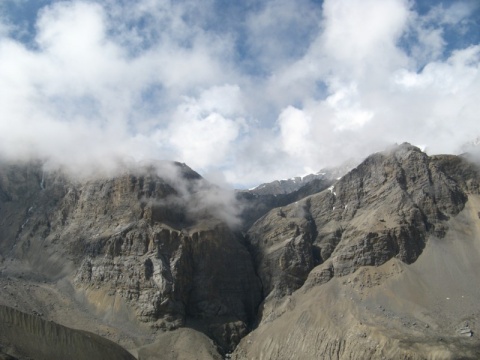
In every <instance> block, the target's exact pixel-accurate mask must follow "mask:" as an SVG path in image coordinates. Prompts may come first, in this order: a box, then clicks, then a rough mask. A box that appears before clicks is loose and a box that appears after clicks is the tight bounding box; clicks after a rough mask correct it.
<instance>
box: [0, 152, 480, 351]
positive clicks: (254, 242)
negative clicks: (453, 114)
mask: <svg viewBox="0 0 480 360" xmlns="http://www.w3.org/2000/svg"><path fill="white" fill-rule="evenodd" d="M479 195H480V175H479V168H478V165H476V164H474V163H472V162H471V161H469V160H468V159H466V158H462V157H457V156H450V155H442V156H431V157H430V156H428V155H426V154H425V153H423V152H421V151H420V150H419V149H418V148H416V147H414V146H411V145H409V144H402V145H400V146H397V147H394V148H392V149H390V150H387V151H385V152H383V153H377V154H373V155H371V156H370V157H368V158H367V159H366V160H365V161H364V162H362V163H361V164H360V165H358V166H357V167H356V168H355V169H353V170H351V171H350V172H348V173H347V174H346V175H345V176H343V177H342V178H341V179H339V180H338V181H337V180H329V181H324V180H322V179H314V180H312V181H310V182H309V183H308V184H306V185H305V186H303V187H301V188H299V189H296V190H295V191H293V192H290V193H288V194H277V195H276V196H275V194H254V193H241V194H239V193H237V194H236V198H234V197H233V195H232V194H225V193H222V191H221V190H220V189H218V188H217V187H215V186H213V185H211V184H208V183H207V182H206V181H205V180H203V179H202V178H201V177H200V175H198V174H197V173H195V172H194V171H192V170H191V169H190V168H188V167H187V166H186V165H184V164H178V163H160V164H156V165H155V166H144V167H142V168H137V169H130V170H128V171H126V172H125V173H124V174H122V175H121V176H118V177H115V178H111V179H91V180H88V181H74V180H72V179H70V178H69V177H68V176H66V175H65V174H63V173H62V172H60V171H57V172H44V171H43V169H42V166H41V164H40V163H34V164H28V166H27V165H24V166H19V165H8V166H7V165H3V166H1V167H0V213H1V214H2V219H1V220H0V256H1V257H0V271H1V273H0V280H1V281H3V284H4V285H3V286H4V288H5V289H9V291H8V293H5V292H4V293H2V294H0V304H3V305H7V306H13V307H15V306H17V307H18V308H19V309H20V310H23V311H27V312H32V311H33V310H35V311H36V312H37V313H39V312H40V311H39V310H38V309H42V311H41V313H42V316H43V317H45V318H46V319H49V320H54V321H57V322H59V323H61V324H63V325H67V326H73V327H79V326H80V328H84V329H85V330H90V331H93V332H97V333H100V334H101V335H104V336H107V337H109V338H110V339H111V340H114V341H115V342H117V343H119V344H120V345H122V346H124V347H127V348H128V349H130V351H131V352H132V353H133V354H134V355H135V356H137V357H138V358H139V359H141V358H155V356H157V357H158V358H182V357H181V356H185V358H188V356H187V355H186V354H191V352H190V351H191V348H190V347H189V346H190V345H188V344H189V340H188V339H195V341H193V340H192V344H193V343H195V344H196V345H195V346H197V347H198V348H202V349H205V351H204V354H205V355H202V356H204V357H202V358H205V359H212V358H217V355H218V354H219V353H220V354H223V355H225V354H228V353H231V352H233V351H234V353H233V355H232V356H233V357H236V358H237V359H244V358H259V359H261V358H265V359H267V358H278V359H287V358H288V359H289V358H294V357H295V356H297V358H298V354H302V356H301V358H304V359H310V358H312V359H314V358H318V357H330V358H336V359H347V358H357V359H366V358H379V359H380V358H382V356H383V357H385V356H386V354H387V352H386V351H387V349H388V348H391V349H396V350H395V351H394V350H392V351H393V352H392V353H391V354H395V357H396V358H405V359H407V358H409V359H410V358H411V359H416V358H419V359H420V358H423V356H424V357H429V356H430V355H428V354H434V353H435V352H436V351H437V350H438V349H440V348H441V349H443V350H441V352H442V354H443V355H442V356H443V357H441V356H440V357H439V358H445V359H449V358H455V357H454V355H453V354H455V352H452V351H453V350H452V349H456V350H455V351H457V353H459V354H460V353H461V354H463V355H462V356H464V357H465V358H469V357H470V358H475V356H476V354H477V355H478V353H475V350H472V349H475V347H476V346H478V344H479V342H478V340H477V339H476V337H475V336H472V339H471V340H472V341H471V342H470V343H467V344H466V345H465V346H463V347H462V346H461V344H462V341H464V340H462V339H463V338H461V339H458V341H457V338H452V339H450V340H451V342H449V344H450V345H449V346H450V350H448V349H449V347H448V346H447V347H446V348H445V347H444V346H443V345H442V346H441V344H440V345H439V344H437V345H435V342H434V341H433V342H432V341H430V340H428V339H430V338H431V337H432V336H433V337H435V336H437V335H435V334H441V333H442V331H444V329H443V328H442V326H443V325H442V326H440V325H438V324H440V322H439V323H438V324H437V323H435V321H437V320H436V319H434V320H432V319H433V318H434V317H435V316H436V315H435V314H437V313H432V314H431V315H429V316H430V317H431V318H432V319H430V320H429V321H425V319H424V318H422V317H419V315H418V314H417V315H416V312H415V311H416V310H405V309H408V306H407V305H406V304H407V303H405V304H404V303H402V304H403V305H401V306H400V307H399V308H392V310H391V312H392V314H393V315H392V316H400V315H399V314H400V313H401V312H402V311H403V312H405V314H406V315H402V316H404V318H405V319H407V318H408V319H413V320H409V321H411V323H412V324H413V322H415V323H420V322H422V323H425V324H427V325H429V326H431V327H429V328H424V330H422V331H421V330H420V329H416V330H415V329H411V330H409V331H405V329H404V328H397V325H396V320H395V321H394V320H392V319H391V318H389V317H388V316H386V315H389V314H385V313H383V312H380V313H378V311H373V310H369V311H367V312H366V313H368V314H369V315H370V316H371V319H370V318H368V319H366V318H364V319H363V320H361V321H357V322H356V319H357V320H358V316H359V315H358V314H359V313H362V311H361V310H360V309H361V306H367V307H369V308H370V307H371V306H372V305H371V304H373V303H375V304H377V303H378V304H380V303H381V305H378V306H382V307H383V308H387V307H388V306H387V305H391V303H392V302H393V303H396V302H398V301H397V300H390V302H387V303H385V299H390V298H389V295H388V294H390V292H392V291H394V290H388V289H387V288H388V286H390V285H389V284H390V283H389V282H393V281H399V282H400V283H402V281H404V282H405V281H406V280H403V279H404V277H405V276H406V275H405V274H409V273H410V272H411V271H412V270H411V269H414V268H415V266H417V265H416V264H420V265H418V266H419V267H421V266H422V265H421V263H422V261H423V262H428V261H430V260H428V259H430V257H431V256H432V255H429V254H430V253H435V251H433V250H432V251H430V250H429V247H430V246H433V245H431V244H433V243H435V242H436V241H437V240H438V241H440V242H441V241H444V240H448V239H450V238H452V237H455V236H456V234H457V233H459V231H464V228H468V227H469V226H474V225H472V224H475V221H478V216H477V218H476V219H473V218H472V216H470V215H469V216H467V215H463V214H465V212H466V211H467V210H466V209H467V208H468V209H470V210H468V211H470V212H469V214H470V213H471V214H475V211H477V212H479V213H480V209H478V208H476V204H477V203H476V200H475V199H476V197H477V196H479ZM475 215H476V214H475ZM457 219H463V220H462V221H463V222H464V223H465V224H464V227H462V226H460V225H459V223H458V221H460V220H457ZM239 220H243V225H241V224H240V223H239ZM475 226H476V225H475ZM474 229H475V227H473V228H472V230H469V231H470V237H471V239H472V240H471V241H472V244H473V245H471V246H474V249H476V247H475V246H476V245H474V244H476V243H477V242H478V241H480V239H479V238H477V235H476V234H477V233H476V232H475V230H474ZM431 239H437V240H435V241H433V240H431ZM432 241H433V242H432ZM449 241H450V243H452V244H455V241H457V240H449ZM457 242H458V241H457ZM465 246H467V245H465ZM468 246H470V245H468ZM425 251H426V252H427V255H423V253H424V252H425ZM470 253H471V254H475V251H471V252H470ZM472 256H473V255H472ZM422 259H423V260H422ZM472 259H475V257H474V258H472ZM472 259H470V258H469V261H468V262H466V263H465V264H464V265H459V264H458V263H448V264H446V265H445V268H450V267H453V268H455V269H459V268H461V267H462V266H465V269H464V270H465V272H466V275H465V276H466V277H468V278H469V279H470V277H471V276H470V273H471V272H472V269H474V268H475V266H474V265H472V264H471V263H474V262H475V261H474V260H472ZM420 260H421V261H420ZM427 260H428V261H427ZM432 261H433V260H432ZM409 264H412V265H409ZM470 265H471V266H470ZM389 266H390V267H389ZM412 266H413V267H412ZM386 267H387V268H386ZM452 271H453V270H452ZM425 274H428V271H425ZM425 276H427V275H425ZM432 276H433V275H432ZM347 278H348V279H349V281H352V279H353V282H352V283H351V282H348V283H345V281H346V280H345V279H347ZM7 279H8V280H7ZM435 279H436V278H435ZM435 281H437V280H435ZM471 281H472V282H475V281H476V280H475V279H471ZM342 284H348V286H346V287H345V285H342ZM402 284H403V283H402ZM0 285H2V284H0ZM437 285H438V284H436V283H433V280H432V284H428V285H424V286H437ZM402 286H404V287H405V289H407V290H406V291H407V292H409V291H410V292H415V291H417V290H415V289H417V287H418V286H419V285H418V284H416V283H415V284H410V283H408V284H407V285H405V284H404V285H402ZM26 289H29V291H28V292H26ZM408 289H410V290H408ZM462 289H463V288H462ZM389 291H390V292H389ZM462 291H463V290H462ZM465 291H466V290H465ZM468 291H470V292H471V290H468ZM468 291H466V292H468ZM360 293H362V294H363V295H361V296H360V295H359V294H360ZM27 294H28V300H27ZM333 294H344V296H348V298H351V301H346V302H344V301H343V300H340V299H337V301H335V300H333V299H335V296H334V295H333ZM372 294H373V295H372ZM332 296H333V297H332ZM372 297H374V298H372ZM371 298H372V299H373V300H372V299H371ZM424 298H425V299H429V297H428V296H424ZM52 299H56V300H55V304H63V305H61V306H60V305H55V306H53V307H49V306H47V302H48V301H51V300H52ZM342 299H343V298H342ZM368 299H370V300H368ZM379 299H380V300H379ZM422 299H423V298H422ZM47 300H48V301H47ZM408 301H409V302H408V304H411V303H414V302H415V301H416V300H415V301H413V300H412V299H410V300H408ZM422 301H423V300H422ZM432 301H433V300H432ZM367 303H368V304H367ZM369 304H370V305H369ZM427 305H428V304H427ZM427 305H425V306H427ZM339 306H343V307H344V308H343V310H340V308H339ZM409 306H410V305H409ZM422 306H423V304H422ZM435 306H437V305H435ZM438 306H440V305H438ZM66 308H68V309H70V310H69V311H70V313H71V314H72V315H71V316H70V318H69V319H66V318H65V312H64V310H62V309H66ZM315 308H318V309H321V313H317V312H316V311H315V310H314V309H315ZM400 308H401V309H402V310H401V311H400V310H399V309H400ZM467 308H468V307H467ZM438 309H440V310H441V309H442V307H441V306H440V307H439V308H438ZM440 310H438V311H440ZM457 310H458V309H455V311H457ZM339 311H340V312H341V313H342V314H343V315H342V318H339V317H338V316H339V315H335V314H338V312H339ZM372 311H373V312H372ZM452 311H453V310H452ZM458 313H459V314H461V313H462V312H461V311H460V310H458ZM320 314H323V315H320ZM343 316H344V317H345V318H344V317H343ZM477 316H478V314H474V315H471V314H470V315H469V316H468V320H465V321H468V322H469V325H468V326H469V329H470V331H471V334H475V332H476V328H475V325H474V324H476V319H477ZM86 319H91V320H89V321H87V320H86ZM308 319H310V320H308ZM347 319H350V320H351V321H352V324H356V325H355V326H352V327H351V329H350V327H349V326H348V324H349V323H348V321H347ZM372 319H377V320H376V322H374V323H372V322H371V320H372ZM402 319H403V318H402ZM405 321H406V320H405ZM438 321H439V320H438ZM292 323H293V324H298V326H296V325H295V326H293V328H292V329H296V331H298V332H297V333H294V334H293V335H292V337H291V339H292V340H291V341H292V343H291V344H290V346H289V347H288V345H287V344H288V341H286V338H285V337H284V336H286V334H287V333H285V331H286V329H288V324H292ZM359 323H361V324H360V325H358V324H359ZM366 323H369V326H366V325H365V324H366ZM384 323H385V324H387V325H388V326H387V325H385V326H387V327H388V331H387V332H385V334H387V335H381V336H380V335H375V334H377V331H380V330H379V329H380V324H384ZM342 324H343V325H342ZM362 324H363V325H362ZM389 324H393V325H389ZM435 324H437V325H435ZM377 325H378V326H377ZM312 326H314V327H315V329H317V327H318V326H321V327H320V328H323V330H321V331H320V332H319V330H314V331H313V329H314V328H312ZM344 326H345V327H346V328H345V329H350V330H348V331H347V332H346V333H348V334H350V332H349V331H353V329H355V331H357V330H358V331H360V332H361V334H362V336H360V337H358V336H356V335H355V336H354V338H349V337H345V336H344V335H345V334H343V333H342V332H343V331H344V330H342V329H343V328H344ZM382 326H383V325H382ZM412 326H413V325H412ZM414 327H415V326H414ZM104 328H108V331H107V332H105V333H102V332H101V330H100V329H104ZM320 328H319V329H320ZM464 328H465V327H464ZM308 329H311V330H312V331H313V333H315V334H316V336H317V337H318V338H317V340H314V339H310V340H308V341H310V342H306V341H307V340H306V339H309V337H308V336H306V334H305V333H304V332H305V331H308ZM326 329H328V331H327V330H326ZM359 329H360V330H359ZM425 329H427V330H425ZM252 331H253V332H252ZM198 333H203V334H204V335H201V336H200V335H197V334H198ZM413 333H415V334H416V335H415V337H413V338H412V337H411V336H412V334H413ZM302 334H303V335H302ZM363 334H365V336H363ZM382 334H383V333H382ZM205 335H206V336H207V337H205ZM252 336H253V337H252ZM349 336H350V335H349ZM352 336H353V335H352ZM379 336H380V337H379ZM438 336H439V335H438ZM208 338H210V339H212V340H213V341H214V344H215V345H213V343H210V342H209V341H211V340H208ZM253 339H254V340H253ZM374 340H375V341H374ZM407 340H408V341H407ZM450 340H449V341H450ZM405 341H407V342H412V341H413V343H414V344H416V345H415V346H414V347H413V348H412V349H409V348H404V345H402V344H404V342H405ZM239 342H240V345H238V346H237V344H238V343H239ZM373 342H375V344H376V345H375V346H377V348H375V349H376V350H375V351H371V349H370V348H371V346H372V345H371V344H373ZM175 344H182V345H181V346H180V345H175ZM315 344H316V345H315ZM422 344H423V345H422ZM164 346H168V347H171V348H172V352H173V353H168V354H165V353H161V351H160V353H158V352H159V349H161V348H162V347H164ZM285 346H287V347H285ZM309 346H313V347H314V349H309V350H308V351H307V350H306V347H307V348H308V347H309ZM459 346H460V348H459ZM472 346H473V347H472ZM426 349H427V350H426ZM428 349H430V350H428ZM445 349H446V350H445ZM458 349H460V350H458ZM462 349H463V350H462ZM429 351H430V352H429ZM438 351H440V350H438ZM458 351H460V352H458ZM472 351H473V352H472ZM142 354H143V355H142ZM182 354H183V355H182ZM215 354H217V355H215ZM295 354H296V355H295ZM472 354H473V355H472ZM11 355H15V354H11ZM327 355H328V356H327ZM387 355H388V354H387ZM229 356H230V355H229ZM472 356H473V357H472Z"/></svg>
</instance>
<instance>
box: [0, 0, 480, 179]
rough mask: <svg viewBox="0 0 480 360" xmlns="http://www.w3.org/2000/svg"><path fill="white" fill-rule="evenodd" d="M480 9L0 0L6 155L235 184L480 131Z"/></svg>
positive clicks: (345, 2)
mask: <svg viewBox="0 0 480 360" xmlns="http://www.w3.org/2000/svg"><path fill="white" fill-rule="evenodd" d="M479 30H480V2H478V1H476V0H466V1H461V0H459V1H451V0H450V1H433V0H430V1H425V0H418V1H408V0H362V1H357V0H325V1H313V0H296V1H293V0H271V1H253V0H246V1H226V0H222V1H219V0H218V1H214V0H204V1H191V0H183V1H169V0H157V1H154V0H137V1H134V2H133V1H126V0H117V1H114V0H97V1H93V0H91V1H79V0H74V1H48V0H36V1H31V0H3V1H2V2H1V3H0V108H1V109H2V115H1V118H0V156H1V157H3V158H5V159H10V160H18V159H28V158H31V157H41V158H43V159H46V160H47V163H48V164H49V166H51V167H56V166H66V167H70V168H72V169H77V170H78V171H88V170H91V169H95V168H105V169H112V171H113V170H114V169H115V168H116V166H117V164H118V162H119V160H125V159H126V160H127V161H144V160H149V159H170V160H178V161H181V162H185V163H187V164H188V165H190V166H191V167H192V168H194V169H195V170H197V171H199V172H200V173H202V174H203V175H205V176H206V177H208V178H210V179H212V180H214V181H217V182H226V183H229V184H233V185H235V186H252V185H256V184H258V183H261V182H265V181H270V180H273V179H277V178H286V177H290V176H295V175H302V174H306V173H309V172H315V171H318V170H319V169H320V168H321V167H324V166H331V165H335V164H338V163H340V162H342V161H344V160H347V159H349V158H351V157H363V156H366V155H368V154H369V153H371V152H373V151H378V150H381V149H383V148H384V147H386V146H389V145H390V144H392V143H395V142H404V141H409V142H412V143H414V144H416V145H419V146H424V147H425V148H426V149H427V151H428V152H429V153H432V154H433V153H441V152H448V153H458V152H460V151H462V145H463V144H465V143H466V142H468V141H471V140H474V139H475V138H476V137H478V136H479V135H480V134H479V130H478V129H479V128H478V125H477V123H478V114H479V113H480V107H479V101H478V94H479V93H480V75H479V66H480V31H479Z"/></svg>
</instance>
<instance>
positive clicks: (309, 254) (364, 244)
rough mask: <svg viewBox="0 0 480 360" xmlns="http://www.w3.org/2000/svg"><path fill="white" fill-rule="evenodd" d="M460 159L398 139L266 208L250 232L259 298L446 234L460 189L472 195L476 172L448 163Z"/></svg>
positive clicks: (461, 198) (418, 248)
mask: <svg viewBox="0 0 480 360" xmlns="http://www.w3.org/2000/svg"><path fill="white" fill-rule="evenodd" d="M459 163H461V160H460V159H458V158H456V157H455V158H453V157H450V158H449V157H441V156H440V157H433V158H430V157H428V156H427V155H426V154H424V153H422V152H421V151H420V150H419V149H418V148H415V147H413V146H410V145H407V144H404V145H402V146H400V147H398V148H395V149H393V150H391V151H389V152H386V153H378V154H374V155H372V156H370V157H369V158H367V159H366V160H365V161H364V162H363V163H362V164H360V165H359V166H358V167H357V168H355V169H353V170H352V171H351V172H349V173H348V174H347V175H345V176H344V177H343V178H341V179H340V180H339V181H338V182H336V183H335V184H334V185H332V186H331V187H330V188H329V189H328V190H326V191H323V192H321V193H319V194H316V195H312V196H309V197H306V198H304V199H302V200H300V201H297V202H295V203H293V204H290V205H288V206H285V207H281V208H279V209H276V210H273V211H271V212H269V213H268V214H267V215H266V216H264V217H263V218H261V219H260V220H259V221H257V222H256V223H255V224H254V225H253V226H252V228H251V229H250V230H249V232H248V236H249V242H250V244H251V246H252V248H253V249H254V254H255V262H256V266H257V268H258V272H259V274H260V277H261V278H262V282H263V284H264V290H265V295H267V296H268V295H270V294H271V295H272V296H276V297H279V296H280V297H281V296H284V295H288V294H290V293H292V292H293V291H294V290H296V289H298V288H299V287H300V286H302V285H303V283H304V282H305V281H306V280H307V277H308V282H309V284H310V285H313V284H322V283H324V282H327V281H328V280H330V279H331V278H332V277H333V276H336V275H337V276H344V275H347V274H349V273H352V272H354V271H355V270H357V269H358V268H359V267H361V266H367V265H370V266H379V265H381V264H383V263H385V262H386V261H388V260H389V259H391V258H392V257H396V258H398V259H400V260H402V261H403V262H405V263H407V264H408V263H412V262H414V261H415V260H416V259H417V258H418V256H419V255H420V254H421V253H422V250H423V248H424V247H425V242H426V239H427V236H428V235H429V234H435V235H437V236H439V237H443V236H444V235H445V232H446V231H447V228H446V225H445V221H446V220H448V219H449V218H450V217H451V216H455V215H456V214H458V213H459V212H460V211H461V210H462V209H463V207H464V205H465V202H466V201H467V195H466V193H465V191H474V192H478V174H477V173H476V170H469V171H470V172H469V173H468V176H467V178H466V179H464V180H462V182H460V183H459V182H458V181H455V179H454V178H455V177H456V176H457V177H458V174H455V171H454V169H453V168H449V166H450V167H455V166H459ZM463 166H464V167H466V168H468V165H465V164H464V165H463ZM471 169H473V167H472V168H471ZM463 174H465V172H463ZM462 176H463V175H462ZM314 267H315V270H314V271H313V272H312V273H311V271H312V269H313V268H314Z"/></svg>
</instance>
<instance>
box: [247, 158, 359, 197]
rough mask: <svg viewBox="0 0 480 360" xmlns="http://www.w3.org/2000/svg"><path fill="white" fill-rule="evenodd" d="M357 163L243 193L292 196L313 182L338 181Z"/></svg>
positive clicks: (270, 183)
mask: <svg viewBox="0 0 480 360" xmlns="http://www.w3.org/2000/svg"><path fill="white" fill-rule="evenodd" d="M355 164H356V161H354V160H350V161H347V162H345V163H343V164H342V165H341V166H338V167H332V168H324V169H322V170H320V171H319V172H317V173H316V174H308V175H304V176H296V177H293V178H290V179H286V180H275V181H272V182H269V183H264V184H261V185H259V186H257V187H255V188H253V189H250V190H244V191H243V192H248V193H251V194H257V195H284V194H290V193H292V192H295V191H297V190H299V189H300V188H302V187H305V185H307V184H308V183H310V182H312V181H315V180H317V181H322V182H325V183H326V182H334V181H335V180H338V179H339V178H341V177H342V176H343V175H345V174H346V173H347V172H349V171H350V170H351V169H352V168H354V165H355Z"/></svg>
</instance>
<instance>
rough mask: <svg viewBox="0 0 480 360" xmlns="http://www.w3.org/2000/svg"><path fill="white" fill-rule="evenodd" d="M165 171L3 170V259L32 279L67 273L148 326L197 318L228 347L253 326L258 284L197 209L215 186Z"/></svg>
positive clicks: (223, 233) (243, 253)
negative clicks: (78, 173)
mask: <svg viewBox="0 0 480 360" xmlns="http://www.w3.org/2000/svg"><path fill="white" fill-rule="evenodd" d="M168 166H169V169H168V171H169V173H168V174H167V175H168V176H163V177H162V176H160V175H159V173H160V174H161V173H162V172H164V171H165V169H158V168H155V167H151V168H143V169H137V170H136V171H135V172H131V173H125V174H124V175H122V176H119V177H116V178H114V179H110V180H89V181H86V182H80V183H78V182H73V181H70V180H69V179H68V178H67V177H66V176H64V175H61V174H60V173H53V174H44V173H42V171H41V168H40V167H39V166H38V165H30V166H26V167H23V168H20V167H18V168H17V167H13V168H12V167H7V170H3V173H2V177H1V180H2V181H1V183H0V194H2V202H1V204H0V211H1V212H2V213H6V214H9V217H6V218H3V224H2V226H1V229H2V234H1V235H2V254H4V255H3V256H5V257H12V258H16V259H18V260H20V261H22V262H23V263H24V264H26V266H27V267H28V268H30V269H31V272H32V273H31V276H35V277H37V278H45V279H55V278H58V277H61V276H65V275H66V276H70V277H71V278H72V280H73V284H74V286H75V288H76V289H77V290H78V291H80V290H81V291H83V292H85V293H86V294H88V293H90V292H92V291H96V292H99V291H103V292H105V293H107V294H108V295H109V296H111V297H115V298H119V299H121V301H123V302H125V303H126V304H127V306H129V307H130V308H132V309H133V310H134V313H135V315H136V317H137V319H138V320H140V321H142V322H146V323H148V324H150V325H151V326H152V327H154V328H161V329H175V328H178V327H180V326H184V325H186V324H187V323H190V322H194V323H195V322H197V323H198V319H202V321H201V324H200V325H198V326H197V327H199V328H200V329H201V330H202V331H204V332H205V333H207V334H208V335H209V336H211V337H212V338H214V339H215V340H216V341H217V343H218V344H219V345H220V346H221V347H223V348H224V349H226V350H229V349H230V350H231V349H233V347H234V346H235V345H236V343H238V341H239V340H240V338H241V337H242V336H243V335H245V334H246V332H247V330H248V328H249V326H250V324H251V323H252V322H253V320H254V317H255V312H256V309H257V306H258V304H259V303H260V301H261V284H260V281H259V279H258V277H257V276H256V274H255V272H254V267H253V266H252V260H251V257H250V254H249V252H248V251H247V249H246V247H245V245H244V244H243V243H242V241H243V239H242V238H241V237H240V236H239V235H238V234H236V233H235V232H234V231H233V230H231V228H230V227H229V226H228V225H227V224H226V223H225V222H224V221H222V220H221V219H218V218H216V217H214V216H212V215H211V214H210V210H212V211H214V210H215V209H209V205H208V204H205V203H200V201H201V200H202V199H205V197H204V196H203V195H204V194H205V193H206V192H210V191H215V189H214V188H213V187H211V185H209V184H207V183H206V182H205V181H204V180H203V179H201V178H200V176H199V175H198V174H196V173H194V172H193V171H192V170H190V169H188V168H187V167H185V166H184V165H181V164H174V165H170V164H168ZM19 184H20V186H18V185H19ZM202 194H203V195H202ZM23 268H24V269H25V266H24V267H23Z"/></svg>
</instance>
